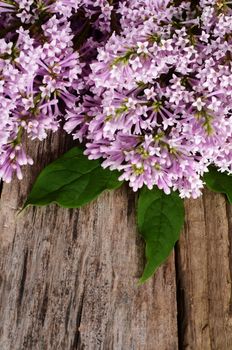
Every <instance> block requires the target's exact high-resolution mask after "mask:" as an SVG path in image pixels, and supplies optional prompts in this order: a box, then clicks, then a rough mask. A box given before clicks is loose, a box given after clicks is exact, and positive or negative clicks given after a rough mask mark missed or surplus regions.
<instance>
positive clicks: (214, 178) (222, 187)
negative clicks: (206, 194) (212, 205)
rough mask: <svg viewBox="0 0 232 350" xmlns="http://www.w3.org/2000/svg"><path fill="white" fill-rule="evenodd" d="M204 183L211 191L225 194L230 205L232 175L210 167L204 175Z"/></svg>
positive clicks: (231, 199) (231, 198) (231, 200)
mask: <svg viewBox="0 0 232 350" xmlns="http://www.w3.org/2000/svg"><path fill="white" fill-rule="evenodd" d="M204 181H205V183H206V186H207V187H208V188H209V189H210V190H211V191H214V192H219V193H224V194H226V196H227V198H228V200H229V202H230V203H232V175H229V174H228V173H221V172H219V171H218V170H217V169H216V168H215V167H210V169H209V172H208V173H205V174H204Z"/></svg>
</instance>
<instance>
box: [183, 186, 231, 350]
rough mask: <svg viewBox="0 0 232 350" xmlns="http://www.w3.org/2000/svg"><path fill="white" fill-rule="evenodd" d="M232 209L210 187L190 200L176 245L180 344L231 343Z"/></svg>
mask: <svg viewBox="0 0 232 350" xmlns="http://www.w3.org/2000/svg"><path fill="white" fill-rule="evenodd" d="M231 214H232V211H231V206H229V205H227V204H226V201H225V198H224V197H223V196H222V195H219V194H215V193H212V192H209V191H205V194H204V196H203V197H202V198H200V199H198V200H197V201H194V200H189V201H186V225H185V230H184V233H183V235H182V236H181V239H180V242H179V244H178V248H177V255H178V259H177V260H178V262H177V268H178V306H179V325H180V329H179V337H180V339H179V342H180V348H181V349H189V350H190V349H191V350H196V349H202V350H208V349H210V350H230V349H232V309H231V242H230V240H231V235H232V215H231Z"/></svg>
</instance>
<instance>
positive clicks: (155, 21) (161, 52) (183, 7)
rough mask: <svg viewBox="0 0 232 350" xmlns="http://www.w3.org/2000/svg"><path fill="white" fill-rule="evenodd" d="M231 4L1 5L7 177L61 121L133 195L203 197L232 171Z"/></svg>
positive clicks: (64, 0)
mask: <svg viewBox="0 0 232 350" xmlns="http://www.w3.org/2000/svg"><path fill="white" fill-rule="evenodd" d="M231 28H232V6H231V3H230V2H229V1H228V2H227V1H226V0H187V1H181V0H172V1H170V0H121V1H120V0H116V1H115V0H97V1H93V0H57V1H54V0H52V1H51V0H43V1H41V0H37V1H36V0H15V1H13V0H4V1H3V0H0V32H1V33H3V35H1V34H0V112H1V114H0V120H1V121H0V123H1V124H0V125H1V128H0V177H1V178H2V179H3V180H4V181H6V182H8V181H10V180H11V178H12V174H13V173H14V172H16V173H17V176H18V178H21V177H22V173H21V166H22V165H24V164H27V163H29V164H30V163H32V159H31V158H30V157H28V156H27V155H26V154H25V151H24V150H23V146H22V140H23V138H24V137H25V136H27V137H29V138H31V139H36V138H37V139H39V140H42V139H44V138H45V137H46V135H47V132H48V131H50V130H51V131H56V130H57V129H58V127H59V126H60V121H61V120H62V119H63V120H65V124H64V129H65V130H66V131H67V132H68V133H71V134H72V135H73V137H74V139H78V140H79V141H81V142H84V143H85V145H86V151H85V154H86V155H88V157H89V158H90V159H97V158H103V159H104V160H103V163H102V166H103V167H109V168H110V169H112V170H114V169H117V170H119V171H121V173H122V175H121V179H125V180H127V181H129V184H130V186H131V187H132V188H133V189H134V191H137V190H138V189H139V188H141V187H142V186H143V185H146V186H147V187H148V188H149V189H151V188H152V187H153V186H154V185H157V186H158V187H159V188H160V189H162V190H164V192H165V193H167V194H168V193H170V191H171V190H172V189H173V190H178V191H179V192H180V196H181V197H194V198H195V197H198V196H199V195H200V194H201V189H202V188H203V180H202V176H203V174H204V172H207V170H208V167H209V166H210V165H215V166H217V167H218V168H219V169H220V170H221V171H227V172H229V173H231V172H232V117H231V113H232V99H231V94H232V32H231Z"/></svg>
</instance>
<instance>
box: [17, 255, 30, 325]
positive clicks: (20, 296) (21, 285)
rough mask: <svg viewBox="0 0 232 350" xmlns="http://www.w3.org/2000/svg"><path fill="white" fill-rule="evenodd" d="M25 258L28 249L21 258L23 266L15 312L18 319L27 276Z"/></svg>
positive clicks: (26, 257)
mask: <svg viewBox="0 0 232 350" xmlns="http://www.w3.org/2000/svg"><path fill="white" fill-rule="evenodd" d="M27 259H28V249H26V252H25V254H24V259H23V268H22V271H23V273H22V278H21V281H20V286H19V294H18V303H17V304H18V308H17V310H18V312H17V319H19V315H20V309H21V304H22V300H23V294H24V290H25V282H26V277H27Z"/></svg>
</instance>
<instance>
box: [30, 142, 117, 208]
mask: <svg viewBox="0 0 232 350" xmlns="http://www.w3.org/2000/svg"><path fill="white" fill-rule="evenodd" d="M119 175H120V174H119V173H118V172H117V171H110V170H109V169H103V168H102V167H101V163H100V161H98V160H89V159H88V158H87V157H86V156H85V155H83V151H82V150H81V149H80V148H78V147H74V148H72V149H71V150H70V151H68V152H67V153H65V154H64V155H63V156H62V157H60V158H59V159H57V160H56V161H54V162H53V163H51V164H49V165H48V166H47V167H46V168H45V169H44V170H43V171H42V172H41V173H40V175H39V176H38V178H37V180H36V182H35V184H34V186H33V188H32V191H31V193H30V194H29V196H28V199H27V201H26V203H25V205H24V208H25V207H27V206H28V205H47V204H50V203H57V204H59V205H60V206H62V207H65V208H79V207H81V206H83V205H85V204H87V203H89V202H90V201H92V200H93V199H95V198H96V197H97V196H98V195H99V194H100V193H102V192H103V191H105V190H111V189H115V188H118V187H120V186H121V184H122V182H120V181H118V177H119Z"/></svg>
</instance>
